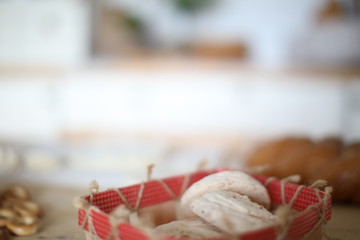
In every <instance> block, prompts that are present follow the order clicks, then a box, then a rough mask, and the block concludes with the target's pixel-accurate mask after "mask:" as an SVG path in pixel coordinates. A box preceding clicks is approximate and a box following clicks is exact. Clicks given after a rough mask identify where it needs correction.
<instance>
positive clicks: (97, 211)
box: [78, 169, 331, 240]
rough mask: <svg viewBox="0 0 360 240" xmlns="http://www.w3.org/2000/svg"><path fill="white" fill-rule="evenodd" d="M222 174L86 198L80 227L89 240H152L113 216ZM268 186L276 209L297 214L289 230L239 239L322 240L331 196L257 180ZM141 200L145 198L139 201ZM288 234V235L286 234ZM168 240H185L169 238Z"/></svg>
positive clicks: (180, 178)
mask: <svg viewBox="0 0 360 240" xmlns="http://www.w3.org/2000/svg"><path fill="white" fill-rule="evenodd" d="M219 171H222V170H218V169H215V170H211V171H198V172H195V173H192V174H187V175H182V176H174V177H169V178H165V179H162V180H151V181H147V182H145V183H142V184H137V185H133V186H128V187H123V188H118V189H110V190H107V191H103V192H99V193H94V194H92V195H88V196H85V197H83V198H84V199H86V200H87V201H88V202H89V204H90V205H89V207H87V208H86V209H79V210H78V224H79V225H80V226H81V227H82V228H83V229H84V230H85V232H86V235H87V237H88V238H89V239H104V240H110V239H121V240H146V239H149V240H150V236H149V235H148V234H147V233H146V231H143V230H142V229H140V228H137V227H135V226H133V225H131V224H129V223H126V222H122V223H119V224H116V225H114V224H113V222H112V221H111V216H110V213H111V212H112V211H113V210H114V209H115V208H116V207H118V206H119V205H121V204H126V206H128V207H130V208H131V209H133V210H134V209H136V210H139V209H142V208H145V207H149V206H154V205H157V204H160V203H164V202H167V201H171V200H174V196H177V197H180V196H181V194H182V193H183V191H184V190H185V189H186V188H187V187H189V186H190V185H191V184H192V183H194V182H196V181H198V180H200V179H201V178H203V177H205V176H207V175H209V174H212V173H215V172H219ZM253 177H255V178H256V179H257V180H259V181H260V182H261V183H263V184H265V185H266V187H267V189H268V192H269V194H270V198H271V201H272V204H273V205H275V206H276V205H285V204H289V203H290V205H291V208H292V209H293V210H294V212H295V211H296V212H297V213H296V214H295V215H293V217H291V218H289V219H288V222H287V223H286V229H284V228H285V227H283V228H275V227H268V228H264V229H261V230H257V231H253V232H248V233H245V234H242V235H241V236H239V237H238V239H241V240H254V239H256V240H276V239H279V236H283V237H282V238H283V239H291V240H296V239H317V238H318V239H321V232H320V230H321V227H322V225H323V224H324V223H326V221H328V220H330V217H331V196H330V195H329V194H327V193H325V192H323V191H319V190H318V189H313V188H308V187H305V186H300V185H297V184H292V183H288V182H284V181H280V180H277V179H269V178H267V177H263V176H256V175H255V176H253ZM139 196H141V198H139ZM284 230H285V231H286V232H285V233H284ZM163 239H164V240H180V239H184V240H185V238H175V237H170V236H169V237H165V238H163Z"/></svg>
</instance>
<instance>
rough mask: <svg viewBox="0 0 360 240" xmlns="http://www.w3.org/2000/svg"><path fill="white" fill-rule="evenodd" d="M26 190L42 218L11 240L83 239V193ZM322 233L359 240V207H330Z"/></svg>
mask: <svg viewBox="0 0 360 240" xmlns="http://www.w3.org/2000/svg"><path fill="white" fill-rule="evenodd" d="M25 185H26V184H25ZM0 187H2V186H0ZM27 187H28V188H29V190H30V192H31V193H32V195H33V199H34V200H35V201H36V202H38V203H40V204H41V205H42V206H43V208H44V210H45V216H44V219H43V221H42V224H41V228H40V231H39V232H38V233H37V234H35V235H33V236H30V237H14V238H13V239H14V240H41V239H49V240H83V239H85V235H84V233H83V232H82V230H81V229H80V227H79V226H78V225H77V211H76V209H75V208H74V207H73V205H72V201H73V199H74V198H75V197H77V196H81V195H85V194H87V189H76V188H69V187H59V186H53V187H49V186H40V185H28V186H27ZM325 232H326V234H327V235H328V236H329V237H330V239H332V240H338V239H341V240H359V239H360V206H359V205H358V206H356V205H339V204H334V205H333V211H332V219H331V221H330V222H329V223H328V224H327V225H326V226H325ZM324 239H326V238H324Z"/></svg>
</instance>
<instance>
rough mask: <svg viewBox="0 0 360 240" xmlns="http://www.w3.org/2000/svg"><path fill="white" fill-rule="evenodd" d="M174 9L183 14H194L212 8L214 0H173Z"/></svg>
mask: <svg viewBox="0 0 360 240" xmlns="http://www.w3.org/2000/svg"><path fill="white" fill-rule="evenodd" d="M173 1H174V3H175V5H176V7H177V8H178V9H180V10H182V11H184V12H188V13H195V12H198V11H201V10H203V9H205V8H208V7H210V6H212V5H213V4H214V3H215V2H216V0H173Z"/></svg>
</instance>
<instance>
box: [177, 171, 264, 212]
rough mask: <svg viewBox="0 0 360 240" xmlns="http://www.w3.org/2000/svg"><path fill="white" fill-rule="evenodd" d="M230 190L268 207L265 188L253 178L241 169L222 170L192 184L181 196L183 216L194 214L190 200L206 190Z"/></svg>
mask: <svg viewBox="0 0 360 240" xmlns="http://www.w3.org/2000/svg"><path fill="white" fill-rule="evenodd" d="M219 190H222V191H231V192H236V193H240V194H242V195H247V196H248V197H249V198H250V199H251V200H252V201H254V202H257V203H258V204H260V205H262V206H264V207H265V208H267V209H269V208H270V197H269V193H268V191H267V189H266V188H265V186H264V185H262V184H261V183H260V182H259V181H257V180H256V179H255V178H253V177H252V176H250V175H249V174H246V173H244V172H241V171H222V172H219V173H214V174H211V175H208V176H206V177H204V178H202V179H200V180H199V181H197V182H195V183H194V184H192V185H191V186H190V187H189V188H188V189H187V190H186V191H185V193H184V194H183V196H182V197H181V208H182V210H183V216H184V217H190V216H194V214H193V213H192V211H191V210H190V204H191V201H192V200H193V199H195V198H197V197H200V196H202V195H203V194H205V193H207V192H213V191H219Z"/></svg>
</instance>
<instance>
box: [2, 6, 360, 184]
mask: <svg viewBox="0 0 360 240" xmlns="http://www.w3.org/2000/svg"><path fill="white" fill-rule="evenodd" d="M289 135H300V136H306V137H310V138H314V139H319V138H323V137H327V136H339V137H341V138H342V139H343V140H344V141H346V142H352V141H356V140H360V1H359V0H337V1H335V0H302V1H288V0H268V1H260V0H146V1H143V0H1V1H0V174H1V175H0V179H1V178H2V179H7V180H9V179H12V178H14V179H24V180H27V181H34V182H37V181H38V182H41V181H47V182H49V183H54V184H65V185H79V186H85V185H87V184H88V183H89V182H90V181H91V180H93V179H97V180H98V181H99V183H100V185H101V186H118V185H124V184H129V183H134V182H138V181H140V180H144V179H145V176H146V166H147V165H148V164H150V163H154V164H155V165H156V167H155V169H154V176H155V177H162V176H168V175H172V174H178V173H184V172H189V171H193V170H195V169H196V166H197V165H198V163H199V162H200V161H201V160H204V159H206V160H207V161H208V166H209V167H215V166H225V167H228V166H231V167H238V168H240V167H241V166H242V163H243V160H244V158H245V156H246V152H247V151H249V149H251V148H252V147H253V146H254V144H256V143H257V142H259V141H260V142H261V141H264V140H265V139H271V138H275V137H279V136H289Z"/></svg>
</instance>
